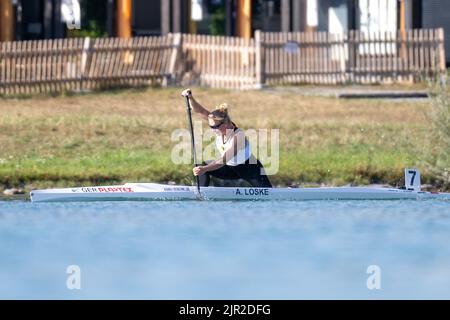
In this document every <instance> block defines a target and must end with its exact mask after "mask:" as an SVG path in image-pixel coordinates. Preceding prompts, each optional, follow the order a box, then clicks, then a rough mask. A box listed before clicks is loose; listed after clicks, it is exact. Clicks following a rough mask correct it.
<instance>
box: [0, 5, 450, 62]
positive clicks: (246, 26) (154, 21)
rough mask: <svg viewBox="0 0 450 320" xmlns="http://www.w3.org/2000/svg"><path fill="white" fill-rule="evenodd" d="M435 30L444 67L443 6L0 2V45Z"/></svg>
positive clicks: (449, 40)
mask: <svg viewBox="0 0 450 320" xmlns="http://www.w3.org/2000/svg"><path fill="white" fill-rule="evenodd" d="M64 5H66V8H63V6H64ZM67 5H68V6H69V7H70V6H75V7H76V6H78V7H79V8H80V12H79V19H80V25H79V26H78V27H79V28H80V29H81V30H77V28H74V29H70V28H68V22H67V19H68V18H67V17H66V16H67V12H66V11H67V10H65V9H67ZM75 15H76V14H75ZM69 20H70V19H69ZM439 27H442V28H444V30H445V39H446V49H447V50H446V52H447V61H450V1H448V0H0V41H8V40H9V41H10V40H28V39H49V38H61V37H67V36H120V37H128V36H146V35H161V34H167V33H169V32H183V33H200V34H215V35H229V36H241V37H247V38H248V37H252V36H253V33H254V31H255V30H258V29H259V30H263V31H275V32H277V31H304V32H305V31H306V32H307V31H326V32H331V33H342V32H346V31H349V30H362V31H366V32H379V31H395V30H407V29H411V28H439Z"/></svg>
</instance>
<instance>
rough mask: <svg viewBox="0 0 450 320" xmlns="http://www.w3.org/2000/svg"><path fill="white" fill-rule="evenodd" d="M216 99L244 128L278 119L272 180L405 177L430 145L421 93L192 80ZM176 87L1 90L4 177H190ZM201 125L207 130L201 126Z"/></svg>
mask: <svg viewBox="0 0 450 320" xmlns="http://www.w3.org/2000/svg"><path fill="white" fill-rule="evenodd" d="M194 93H195V95H196V96H197V98H198V100H199V101H200V102H202V103H204V104H205V106H207V107H209V108H212V107H213V106H214V105H216V104H219V103H221V102H227V103H229V104H230V105H231V115H232V117H233V120H234V121H235V122H236V123H238V125H239V126H241V127H242V128H244V129H247V128H269V129H270V128H278V129H280V165H279V172H278V173H277V174H276V175H274V176H272V177H271V180H272V182H273V183H274V184H275V185H280V186H284V185H291V184H301V185H317V184H319V185H320V184H325V185H345V184H355V185H356V184H358V185H364V184H370V183H387V184H391V185H401V184H403V180H402V176H403V168H404V167H408V166H417V167H420V168H421V170H422V172H423V179H424V180H423V181H424V183H433V184H435V185H437V186H439V185H440V184H441V182H440V180H439V177H438V176H437V175H436V174H434V173H433V170H431V168H428V167H427V166H423V159H424V157H425V156H426V155H427V154H428V153H429V152H430V150H431V149H432V148H433V143H432V142H430V138H429V137H430V132H429V131H430V123H429V121H428V118H427V114H428V113H429V112H430V110H431V109H430V108H431V107H430V105H429V104H428V103H427V102H414V103H411V102H401V103H400V102H389V101H381V100H362V101H345V100H338V99H334V98H318V97H303V96H299V95H298V94H296V93H292V92H290V93H289V92H284V93H283V92H277V93H268V92H260V91H250V92H236V91H232V92H228V91H225V90H205V89H195V90H194ZM179 94H180V89H147V90H143V89H140V90H123V91H113V92H103V93H95V94H88V95H71V96H58V97H42V96H40V97H34V98H29V99H3V100H1V99H0V114H1V116H0V147H1V150H0V186H3V188H6V187H13V186H14V187H17V186H20V187H26V189H31V188H47V187H67V186H79V185H95V184H116V183H121V182H126V181H128V182H135V181H138V182H139V181H142V182H143V181H147V182H149V181H151V182H162V183H164V182H168V181H174V182H176V183H182V184H191V183H192V182H193V179H192V175H191V169H190V165H175V164H173V163H172V161H171V158H170V155H171V150H172V148H173V147H174V145H175V143H176V142H173V141H171V133H172V132H173V130H175V129H179V128H186V126H187V120H186V114H185V109H184V101H183V99H182V98H181V97H180V95H179ZM203 130H207V128H206V126H204V127H203Z"/></svg>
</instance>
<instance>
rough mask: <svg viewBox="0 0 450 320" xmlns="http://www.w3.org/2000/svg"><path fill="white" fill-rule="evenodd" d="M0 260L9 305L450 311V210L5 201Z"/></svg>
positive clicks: (396, 204)
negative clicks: (365, 302)
mask: <svg viewBox="0 0 450 320" xmlns="http://www.w3.org/2000/svg"><path fill="white" fill-rule="evenodd" d="M0 259H1V260H0V298H3V299H5V298H6V299H9V298H26V299H28V298H38V299H39V298H61V299H93V298H101V299H118V298H122V299H309V298H312V299H316V298H319V299H346V298H359V299H380V298H388V299H392V298H436V299H443V298H445V299H450V202H448V201H447V202H446V201H306V202H290V201H284V202H231V201H230V202H206V201H205V202H122V203H120V202H103V203H67V204H63V203H54V204H33V203H30V202H26V201H0ZM69 265H78V266H79V267H80V268H81V289H80V290H69V289H67V286H66V281H67V277H68V274H67V273H66V270H67V267H68V266H69ZM370 265H377V266H379V267H380V270H381V289H380V290H368V288H367V284H366V283H367V278H368V277H369V274H367V268H368V266H370Z"/></svg>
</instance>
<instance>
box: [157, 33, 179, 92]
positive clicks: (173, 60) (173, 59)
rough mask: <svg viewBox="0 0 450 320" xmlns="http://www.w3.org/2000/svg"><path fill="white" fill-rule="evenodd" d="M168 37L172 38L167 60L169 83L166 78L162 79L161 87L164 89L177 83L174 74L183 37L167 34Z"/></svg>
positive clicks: (177, 34)
mask: <svg viewBox="0 0 450 320" xmlns="http://www.w3.org/2000/svg"><path fill="white" fill-rule="evenodd" d="M169 36H172V37H173V39H172V52H171V54H170V60H169V70H167V71H168V73H169V77H170V82H169V81H168V79H167V77H164V79H163V83H162V85H163V86H164V87H166V86H168V85H173V84H176V82H177V78H178V77H177V74H176V67H177V65H178V61H179V57H180V56H181V44H182V39H183V36H182V34H181V33H175V34H173V35H172V34H169Z"/></svg>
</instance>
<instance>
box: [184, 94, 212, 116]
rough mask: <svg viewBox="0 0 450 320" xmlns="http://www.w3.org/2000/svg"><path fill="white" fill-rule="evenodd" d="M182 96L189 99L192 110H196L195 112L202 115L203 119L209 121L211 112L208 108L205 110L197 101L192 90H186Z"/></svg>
mask: <svg viewBox="0 0 450 320" xmlns="http://www.w3.org/2000/svg"><path fill="white" fill-rule="evenodd" d="M181 95H182V96H183V97H188V98H189V103H190V105H191V107H192V109H193V110H194V112H197V113H198V114H200V116H201V117H202V118H203V119H205V120H208V115H209V113H210V112H209V111H208V110H207V109H206V108H204V107H203V106H202V105H201V104H200V103H198V102H197V100H195V99H194V96H193V95H192V91H191V89H186V90H184V91H183V92H182V93H181Z"/></svg>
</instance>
